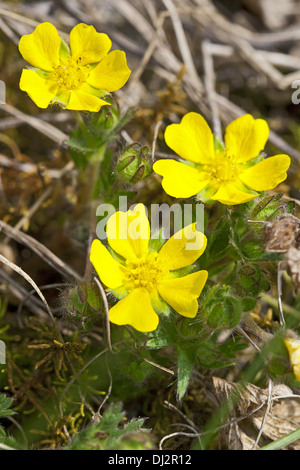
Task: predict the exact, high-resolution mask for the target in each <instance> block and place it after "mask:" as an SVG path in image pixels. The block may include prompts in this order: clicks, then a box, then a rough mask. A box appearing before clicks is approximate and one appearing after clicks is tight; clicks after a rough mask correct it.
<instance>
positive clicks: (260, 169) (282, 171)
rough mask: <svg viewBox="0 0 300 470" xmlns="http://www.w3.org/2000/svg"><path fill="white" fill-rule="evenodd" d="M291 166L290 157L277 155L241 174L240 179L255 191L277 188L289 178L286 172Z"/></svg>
mask: <svg viewBox="0 0 300 470" xmlns="http://www.w3.org/2000/svg"><path fill="white" fill-rule="evenodd" d="M290 164H291V159H290V157H289V156H288V155H284V154H283V155H275V156H274V157H269V158H266V159H265V160H262V161H261V162H259V163H257V164H256V165H253V166H251V167H250V168H248V169H246V170H245V171H244V172H243V173H241V174H240V176H239V177H240V179H241V180H242V181H243V183H244V184H246V185H247V186H249V188H251V189H254V190H255V191H264V190H267V189H273V188H275V187H276V186H277V185H278V184H279V183H281V182H282V181H284V180H285V179H286V177H287V174H286V171H287V169H288V168H289V166H290Z"/></svg>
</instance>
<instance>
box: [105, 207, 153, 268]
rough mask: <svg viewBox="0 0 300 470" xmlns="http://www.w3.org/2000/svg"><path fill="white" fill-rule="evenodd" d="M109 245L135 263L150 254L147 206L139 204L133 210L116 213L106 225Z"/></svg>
mask: <svg viewBox="0 0 300 470" xmlns="http://www.w3.org/2000/svg"><path fill="white" fill-rule="evenodd" d="M106 233H107V239H108V243H109V244H110V246H111V247H112V249H113V250H114V251H115V252H116V253H118V254H119V255H121V256H123V258H125V259H128V260H131V261H135V260H136V259H137V258H142V257H143V256H147V254H148V243H149V238H150V225H149V220H148V218H147V215H146V211H145V206H144V205H143V204H137V205H136V206H135V207H134V209H133V210H129V211H127V212H122V211H119V212H115V213H114V214H113V215H112V216H111V217H110V218H109V220H108V222H107V225H106Z"/></svg>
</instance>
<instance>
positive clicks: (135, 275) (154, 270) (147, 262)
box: [124, 253, 168, 291]
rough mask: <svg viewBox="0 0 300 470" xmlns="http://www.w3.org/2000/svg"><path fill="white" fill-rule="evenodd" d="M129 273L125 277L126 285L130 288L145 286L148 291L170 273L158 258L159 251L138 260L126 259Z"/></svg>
mask: <svg viewBox="0 0 300 470" xmlns="http://www.w3.org/2000/svg"><path fill="white" fill-rule="evenodd" d="M126 265H127V269H128V273H126V275H125V278H124V285H125V286H126V287H127V288H128V289H137V288H138V287H145V289H147V290H148V291H151V290H152V289H154V288H155V287H156V286H157V284H158V283H159V282H160V281H161V280H162V279H163V277H165V276H166V275H167V274H168V270H167V269H166V268H164V266H163V265H162V264H161V263H159V261H158V260H157V253H150V254H149V255H148V257H147V258H143V259H141V260H137V261H136V262H132V261H126Z"/></svg>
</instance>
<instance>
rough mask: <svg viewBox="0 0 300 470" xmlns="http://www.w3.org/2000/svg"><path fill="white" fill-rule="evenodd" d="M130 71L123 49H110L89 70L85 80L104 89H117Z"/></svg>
mask: <svg viewBox="0 0 300 470" xmlns="http://www.w3.org/2000/svg"><path fill="white" fill-rule="evenodd" d="M130 73H131V71H130V69H129V68H128V67H127V62H126V55H125V52H123V51H112V52H110V53H109V54H108V55H107V56H106V57H104V59H102V60H101V62H99V64H98V65H97V66H96V67H95V68H94V69H93V70H92V71H91V73H90V74H89V76H88V78H87V82H88V83H89V84H90V85H92V86H93V87H95V88H99V89H101V90H106V91H116V90H119V89H120V88H121V87H122V86H123V85H125V83H126V82H127V80H128V78H129V75H130Z"/></svg>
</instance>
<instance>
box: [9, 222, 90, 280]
mask: <svg viewBox="0 0 300 470" xmlns="http://www.w3.org/2000/svg"><path fill="white" fill-rule="evenodd" d="M0 229H1V230H2V231H3V232H4V233H5V234H6V235H7V236H9V237H10V238H13V239H14V240H16V241H17V242H18V243H21V244H22V245H25V246H27V247H28V248H30V249H31V250H32V251H34V253H36V254H37V255H38V256H40V257H41V258H42V259H43V260H44V261H45V262H46V263H47V264H49V265H50V266H52V268H54V269H55V270H56V271H58V272H59V273H61V274H62V276H64V277H66V278H67V279H71V280H74V279H75V280H77V281H81V280H82V277H81V276H80V275H79V274H78V273H77V272H76V271H75V270H74V269H72V268H71V267H70V266H69V265H68V264H67V263H64V262H63V261H62V260H61V259H60V258H58V256H56V255H55V254H54V253H52V251H50V250H49V249H48V248H47V247H45V246H44V245H43V244H42V243H40V242H38V241H37V240H35V239H34V238H33V237H31V236H30V235H27V234H25V233H23V232H21V231H20V230H18V229H16V228H14V227H11V226H10V225H8V224H7V223H5V222H4V221H3V220H0Z"/></svg>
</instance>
